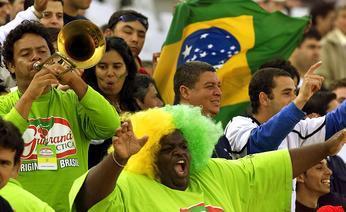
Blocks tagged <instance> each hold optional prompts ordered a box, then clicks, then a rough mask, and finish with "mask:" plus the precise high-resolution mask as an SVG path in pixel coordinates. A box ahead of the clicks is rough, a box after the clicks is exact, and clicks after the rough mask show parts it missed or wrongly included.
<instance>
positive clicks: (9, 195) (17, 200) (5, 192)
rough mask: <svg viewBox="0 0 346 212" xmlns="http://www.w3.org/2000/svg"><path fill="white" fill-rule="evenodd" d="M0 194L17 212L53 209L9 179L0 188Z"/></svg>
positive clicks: (45, 211)
mask: <svg viewBox="0 0 346 212" xmlns="http://www.w3.org/2000/svg"><path fill="white" fill-rule="evenodd" d="M0 195H1V196H2V197H3V198H4V199H6V200H7V201H8V202H9V203H10V205H11V207H12V208H13V209H14V211H18V212H34V211H35V212H50V211H54V210H53V208H51V207H50V206H49V205H48V204H47V203H45V202H43V201H42V200H40V199H39V198H37V197H36V196H35V195H33V194H31V193H30V192H28V191H26V190H25V189H23V188H22V186H21V185H20V183H19V182H18V181H16V180H14V179H10V180H9V181H8V183H7V184H6V186H5V187H3V188H2V189H1V190H0Z"/></svg>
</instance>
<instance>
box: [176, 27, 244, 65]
mask: <svg viewBox="0 0 346 212" xmlns="http://www.w3.org/2000/svg"><path fill="white" fill-rule="evenodd" d="M239 52H240V44H239V42H238V40H237V39H236V38H235V37H234V36H233V35H232V34H231V33H229V32H228V31H226V30H224V29H221V28H218V27H211V28H208V29H202V30H198V31H196V32H194V33H192V34H191V35H189V36H188V37H187V38H186V39H185V40H184V42H183V45H182V48H181V51H180V54H179V59H178V67H179V66H180V65H182V64H185V63H187V62H191V61H203V62H206V63H209V64H211V65H212V66H213V67H214V68H216V69H218V68H221V67H222V66H223V64H225V63H226V62H227V61H228V60H229V59H231V58H232V57H233V56H234V55H236V54H238V53H239Z"/></svg>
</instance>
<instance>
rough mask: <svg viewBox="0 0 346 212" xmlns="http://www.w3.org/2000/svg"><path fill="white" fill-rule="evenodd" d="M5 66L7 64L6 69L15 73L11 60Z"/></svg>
mask: <svg viewBox="0 0 346 212" xmlns="http://www.w3.org/2000/svg"><path fill="white" fill-rule="evenodd" d="M6 66H7V70H8V71H9V72H10V73H11V74H15V66H14V65H13V64H12V62H9V63H7V64H6Z"/></svg>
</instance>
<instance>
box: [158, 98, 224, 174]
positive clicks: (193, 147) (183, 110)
mask: <svg viewBox="0 0 346 212" xmlns="http://www.w3.org/2000/svg"><path fill="white" fill-rule="evenodd" d="M163 109H164V110H166V111H168V112H169V113H171V114H172V116H173V122H174V125H175V127H176V129H179V130H180V131H181V132H182V133H183V136H184V138H185V140H186V141H187V146H188V149H189V151H190V154H191V166H190V173H194V172H196V171H198V170H200V169H201V168H203V167H204V166H205V165H206V164H207V163H208V160H209V158H210V157H211V155H212V153H213V150H214V147H215V144H216V143H217V141H218V140H219V138H220V136H221V135H222V133H223V130H222V126H221V123H219V124H215V123H214V121H213V120H212V119H210V118H208V117H206V116H204V115H202V114H201V109H200V108H199V107H192V106H189V105H174V106H166V107H164V108H163Z"/></svg>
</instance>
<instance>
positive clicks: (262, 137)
mask: <svg viewBox="0 0 346 212" xmlns="http://www.w3.org/2000/svg"><path fill="white" fill-rule="evenodd" d="M320 66H321V62H318V63H316V64H314V65H312V66H311V67H310V69H309V70H308V72H307V73H306V74H305V75H304V82H303V85H302V87H301V89H300V92H299V94H298V96H297V97H296V98H295V99H294V100H293V103H291V104H290V105H288V106H286V107H284V108H283V109H281V111H280V112H279V113H277V114H276V115H275V116H273V117H272V118H270V119H269V120H268V121H267V122H265V123H263V124H262V125H261V126H259V127H257V128H255V129H253V130H252V132H251V135H250V137H249V140H248V147H247V150H248V153H249V154H251V153H258V152H264V151H271V150H276V149H277V148H278V147H279V145H280V144H281V142H282V140H283V139H284V138H285V137H286V136H287V135H288V134H289V133H290V132H291V131H292V130H293V128H294V126H295V125H296V124H297V123H298V122H299V121H300V120H301V119H303V117H304V113H303V112H302V111H301V109H302V108H303V107H304V105H305V104H306V102H307V101H308V100H309V99H310V97H311V96H312V95H313V94H314V93H315V92H317V91H318V90H320V88H321V86H322V82H323V77H322V76H320V75H317V74H315V70H316V69H318V68H319V67H320Z"/></svg>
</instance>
